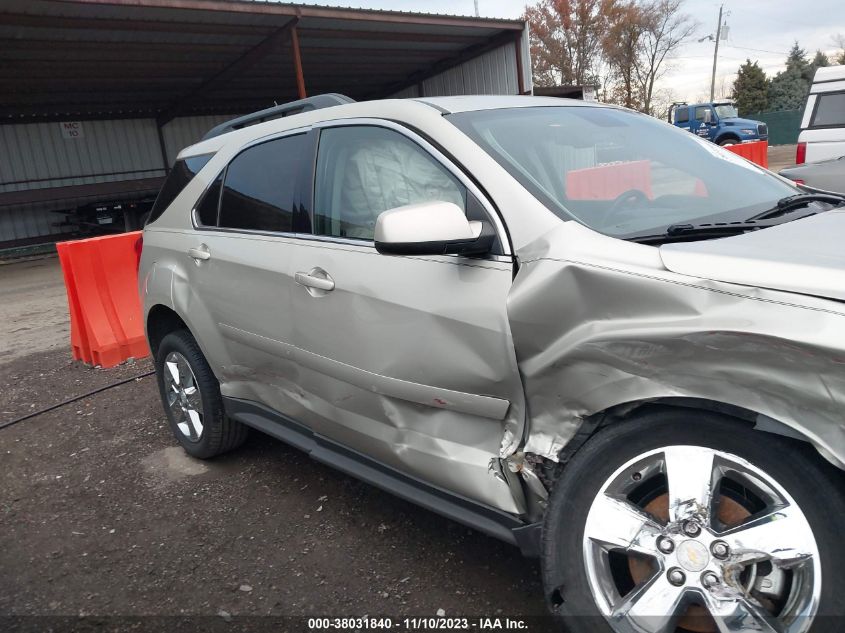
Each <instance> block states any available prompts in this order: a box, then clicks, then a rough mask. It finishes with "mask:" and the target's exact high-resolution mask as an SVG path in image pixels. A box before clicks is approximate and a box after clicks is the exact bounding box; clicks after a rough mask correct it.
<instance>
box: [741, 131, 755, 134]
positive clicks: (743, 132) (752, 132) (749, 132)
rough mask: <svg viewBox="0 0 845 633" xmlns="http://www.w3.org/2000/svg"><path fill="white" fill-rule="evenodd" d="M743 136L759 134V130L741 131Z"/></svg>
mask: <svg viewBox="0 0 845 633" xmlns="http://www.w3.org/2000/svg"><path fill="white" fill-rule="evenodd" d="M740 132H741V133H742V134H757V130H740Z"/></svg>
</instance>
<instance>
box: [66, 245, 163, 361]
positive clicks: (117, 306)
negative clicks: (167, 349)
mask: <svg viewBox="0 0 845 633" xmlns="http://www.w3.org/2000/svg"><path fill="white" fill-rule="evenodd" d="M140 237H141V232H140V231H135V232H133V233H123V234H121V235H108V236H104V237H94V238H90V239H85V240H73V241H69V242H60V243H58V244H56V249H57V250H58V252H59V261H60V262H61V265H62V273H63V275H64V280H65V289H66V290H67V299H68V309H69V312H70V330H71V336H70V338H71V350H72V352H73V357H74V358H75V359H77V360H81V361H83V362H85V363H88V364H91V365H99V366H101V367H114V366H115V365H117V364H118V363H121V362H123V361H125V360H127V359H129V358H143V357H145V356H148V355H149V353H150V352H149V348H148V347H147V341H146V338H145V336H144V324H143V319H142V316H141V300H140V297H139V296H138V257H137V253H136V250H135V244H136V242H137V241H138V239H139V238H140Z"/></svg>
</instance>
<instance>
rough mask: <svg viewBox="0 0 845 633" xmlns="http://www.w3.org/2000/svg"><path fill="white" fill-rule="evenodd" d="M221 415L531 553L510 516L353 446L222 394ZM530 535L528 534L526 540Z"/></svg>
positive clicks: (519, 524)
mask: <svg viewBox="0 0 845 633" xmlns="http://www.w3.org/2000/svg"><path fill="white" fill-rule="evenodd" d="M223 404H224V407H225V409H226V415H228V416H229V417H231V418H233V419H235V420H237V421H238V422H241V423H243V424H246V425H247V426H250V427H252V428H254V429H256V430H258V431H261V432H263V433H266V434H267V435H270V436H271V437H275V438H276V439H279V440H282V441H283V442H285V443H287V444H290V445H291V446H293V447H295V448H298V449H300V450H302V451H305V452H306V453H308V455H309V456H310V457H311V458H312V459H314V460H315V461H318V462H322V463H323V464H326V465H328V466H332V467H333V468H335V469H337V470H339V471H341V472H343V473H346V474H348V475H352V476H353V477H355V478H357V479H360V480H362V481H365V482H367V483H369V484H371V485H373V486H375V487H377V488H381V489H382V490H385V491H387V492H389V493H391V494H394V495H396V496H397V497H400V498H402V499H405V500H407V501H410V502H412V503H414V504H416V505H418V506H422V507H423V508H426V509H427V510H431V511H433V512H436V513H437V514H440V515H442V516H445V517H447V518H449V519H452V520H453V521H457V522H458V523H462V524H463V525H466V526H468V527H471V528H473V529H475V530H478V531H479V532H483V533H484V534H487V535H488V536H492V537H495V538H497V539H500V540H502V541H505V542H507V543H510V544H511V545H517V546H519V547H520V548H521V549H522V550H523V553H525V554H526V555H532V554H534V555H536V554H535V553H534V551H532V550H534V549H535V547H534V544H533V543H529V541H528V540H526V539H525V537H524V536H525V530H521V531H520V529H521V528H524V527H525V526H526V523H525V522H523V521H521V520H520V519H519V518H518V517H517V516H516V515H513V514H509V513H507V512H503V511H501V510H498V509H496V508H493V507H490V506H487V505H484V504H481V503H478V502H476V501H473V500H471V499H467V498H466V497H463V496H461V495H457V494H455V493H453V492H449V491H447V490H444V489H442V488H439V487H437V486H433V485H431V484H429V483H426V482H424V481H422V480H420V479H417V478H415V477H411V476H409V475H406V474H404V473H402V472H400V471H398V470H396V469H395V468H393V467H391V466H388V465H386V464H383V463H381V462H379V461H377V460H374V459H372V458H371V457H368V456H366V455H364V454H362V453H359V452H357V451H354V450H352V449H350V448H347V447H345V446H343V445H342V444H339V443H337V442H335V441H333V440H330V439H328V438H327V437H324V436H322V435H319V434H317V433H314V432H313V431H311V430H310V429H308V428H307V427H305V426H304V425H303V424H301V423H299V422H297V421H296V420H293V419H291V418H289V417H287V416H285V415H283V414H281V413H279V412H277V411H275V410H273V409H271V408H269V407H266V406H264V405H262V404H259V403H257V402H252V401H250V400H244V399H241V398H232V397H228V396H223ZM532 540H533V539H532Z"/></svg>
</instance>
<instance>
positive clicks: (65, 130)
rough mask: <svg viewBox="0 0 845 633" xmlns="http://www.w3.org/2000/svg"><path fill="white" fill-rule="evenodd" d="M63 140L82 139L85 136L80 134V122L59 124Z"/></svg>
mask: <svg viewBox="0 0 845 633" xmlns="http://www.w3.org/2000/svg"><path fill="white" fill-rule="evenodd" d="M59 127H60V128H61V130H62V136H63V137H64V138H82V137H83V136H85V134H84V133H83V132H82V122H81V121H62V122H61V123H59Z"/></svg>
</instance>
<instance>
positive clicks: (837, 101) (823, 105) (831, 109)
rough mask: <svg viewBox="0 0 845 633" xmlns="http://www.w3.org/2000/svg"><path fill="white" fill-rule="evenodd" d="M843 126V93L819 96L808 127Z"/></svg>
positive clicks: (844, 95)
mask: <svg viewBox="0 0 845 633" xmlns="http://www.w3.org/2000/svg"><path fill="white" fill-rule="evenodd" d="M827 126H845V92H832V93H830V94H820V95H819V96H818V103H817V104H816V111H815V113H814V114H813V122H812V123H811V124H810V127H827Z"/></svg>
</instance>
